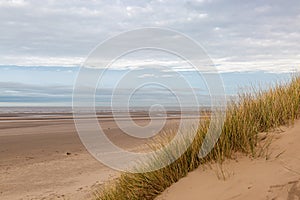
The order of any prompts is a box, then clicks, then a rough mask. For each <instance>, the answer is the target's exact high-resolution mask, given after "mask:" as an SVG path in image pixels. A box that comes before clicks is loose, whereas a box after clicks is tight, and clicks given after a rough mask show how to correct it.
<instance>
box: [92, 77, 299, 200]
mask: <svg viewBox="0 0 300 200" xmlns="http://www.w3.org/2000/svg"><path fill="white" fill-rule="evenodd" d="M299 106H300V78H299V77H294V78H293V79H292V81H291V82H289V83H285V84H277V85H276V86H275V87H272V88H271V89H269V90H268V91H257V92H255V93H248V94H241V95H239V100H238V101H235V102H231V103H229V105H228V107H227V110H226V119H225V122H224V126H223V129H222V134H221V136H220V138H219V140H218V142H217V143H216V145H215V146H214V148H213V149H212V151H211V152H210V153H209V154H208V155H207V156H206V157H205V158H199V157H198V153H199V149H200V147H201V144H202V141H203V139H204V137H205V134H206V133H207V130H208V128H209V124H210V121H209V120H204V121H201V123H200V126H199V128H198V130H197V135H196V137H195V138H194V140H193V141H192V144H191V145H190V146H189V147H188V149H187V151H186V152H185V153H184V154H183V155H182V156H181V157H180V158H179V159H177V160H176V161H175V162H173V163H172V164H170V165H169V166H166V167H164V168H162V169H159V170H157V171H153V172H147V173H136V174H133V173H122V174H121V175H120V177H119V178H117V179H116V180H114V181H113V182H112V183H110V184H107V185H106V186H104V187H103V188H101V189H100V190H99V191H98V193H97V195H96V196H95V199H96V200H127V199H130V200H140V199H146V200H148V199H149V200H150V199H154V198H155V197H156V196H157V195H159V194H160V193H162V192H163V191H164V190H165V189H166V188H167V187H169V186H170V185H171V184H173V183H175V182H177V181H178V180H179V179H181V178H182V177H185V176H186V175H187V174H188V173H189V172H190V171H193V170H194V169H195V168H197V167H198V166H199V165H200V164H203V163H207V162H209V161H219V162H222V161H223V160H224V159H225V158H231V157H232V155H233V154H234V153H236V152H242V153H245V154H251V155H253V156H255V155H256V154H257V152H256V148H257V145H258V142H259V133H261V132H268V131H273V130H274V129H275V128H277V127H279V126H282V125H291V124H293V123H294V120H295V119H297V118H298V117H299V109H300V107H299ZM186 139H187V138H182V141H181V142H180V143H178V144H176V145H175V146H173V147H171V148H169V149H167V150H165V152H164V155H161V156H165V157H167V158H172V156H174V151H176V149H178V148H181V146H182V145H184V144H185V142H186ZM162 140H163V139H162ZM162 144H163V142H162ZM158 162H161V157H153V158H152V159H150V160H149V162H147V163H144V165H143V167H146V168H147V167H150V166H151V165H155V163H158Z"/></svg>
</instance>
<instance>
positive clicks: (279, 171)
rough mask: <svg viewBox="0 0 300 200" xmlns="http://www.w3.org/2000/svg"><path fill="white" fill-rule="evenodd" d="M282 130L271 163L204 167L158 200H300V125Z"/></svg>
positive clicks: (246, 160) (249, 161) (245, 160)
mask: <svg viewBox="0 0 300 200" xmlns="http://www.w3.org/2000/svg"><path fill="white" fill-rule="evenodd" d="M282 129H284V131H281V132H277V133H272V134H271V136H272V138H273V141H272V143H271V145H270V147H269V153H268V156H267V159H266V157H263V158H258V159H251V158H249V157H239V158H238V159H237V160H229V161H226V162H225V163H224V164H223V165H222V167H220V165H212V166H211V167H201V166H200V167H199V168H198V169H196V170H195V171H193V172H191V173H189V174H188V176H187V177H185V178H183V179H181V180H179V181H178V182H177V183H175V184H173V185H172V186H171V187H170V188H168V189H167V190H166V191H165V192H164V193H163V194H161V195H160V196H159V197H157V198H156V199H157V200H176V199H178V200H181V199H188V200H199V199H209V200H215V199H216V200H217V199H218V200H227V199H228V200H229V199H243V200H248V199H249V200H252V199H270V200H271V199H272V200H273V199H274V200H275V199H278V200H279V199H288V200H294V199H300V121H299V120H298V121H296V122H295V125H294V126H293V127H290V128H282ZM205 168H206V169H205ZM221 169H222V170H221ZM220 177H225V179H223V178H220Z"/></svg>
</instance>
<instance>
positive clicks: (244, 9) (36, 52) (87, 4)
mask: <svg viewBox="0 0 300 200" xmlns="http://www.w3.org/2000/svg"><path fill="white" fill-rule="evenodd" d="M3 2H5V1H3ZM16 2H17V4H16V5H12V4H9V3H6V4H0V31H1V35H0V44H1V45H0V55H1V56H0V64H3V63H5V58H6V57H12V56H14V57H16V61H15V62H19V61H20V60H19V61H18V60H17V58H18V57H20V58H24V57H26V56H33V57H43V58H45V59H47V57H54V58H55V57H57V58H61V57H69V58H70V60H72V57H85V56H86V55H87V54H88V53H89V52H90V50H91V49H92V48H94V46H95V45H96V44H98V43H99V42H101V41H103V40H104V39H106V38H108V37H111V36H113V35H115V34H117V33H120V32H122V31H127V30H129V29H133V28H139V27H145V26H147V27H149V26H156V27H163V28H172V29H175V30H177V31H180V32H183V33H185V34H187V35H189V36H191V37H192V38H194V39H195V40H197V41H199V42H200V43H201V44H203V46H204V48H205V49H206V50H207V52H208V54H209V55H210V56H211V57H212V58H215V59H220V58H227V59H229V60H230V61H231V62H235V61H236V62H245V65H241V67H247V65H246V63H247V62H249V61H251V62H252V61H265V60H268V61H272V60H273V61H274V63H276V59H288V60H289V62H290V64H291V65H293V66H298V64H299V61H297V60H298V59H299V54H300V52H299V49H300V47H299V45H298V42H297V41H299V40H300V24H299V21H300V2H299V1H298V0H291V1H281V0H273V1H259V0H255V1H238V0H229V1H225V0H203V1H179V0H175V1H171V0H170V1H167V0H148V1H146V0H145V1H131V0H127V1H126V0H125V1H117V0H116V1H108V0H105V1H80V0H71V1H50V0H49V1H34V0H31V1H25V0H24V1H16ZM7 62H13V61H12V60H11V59H10V60H9V61H7ZM27 62H30V61H27ZM33 63H34V62H33ZM5 64H8V63H5ZM11 64H15V63H11ZM63 64H65V63H63ZM218 64H221V65H222V63H218Z"/></svg>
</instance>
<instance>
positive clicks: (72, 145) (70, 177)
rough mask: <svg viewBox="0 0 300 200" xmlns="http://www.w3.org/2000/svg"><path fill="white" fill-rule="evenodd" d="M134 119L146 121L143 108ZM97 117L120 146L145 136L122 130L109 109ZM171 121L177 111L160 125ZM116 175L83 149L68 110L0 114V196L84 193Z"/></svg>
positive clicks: (174, 121) (140, 142) (137, 143)
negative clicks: (52, 112) (67, 112)
mask: <svg viewBox="0 0 300 200" xmlns="http://www.w3.org/2000/svg"><path fill="white" fill-rule="evenodd" d="M134 119H135V121H136V123H137V124H140V125H146V124H148V123H149V120H148V118H147V115H145V114H144V113H136V114H135V115H134ZM124 120H126V119H124ZM157 120H160V119H159V118H158V119H157ZM154 121H155V120H154ZM99 122H100V124H101V126H102V127H103V129H104V130H105V133H106V134H107V135H108V136H109V138H110V139H111V140H112V141H114V142H116V143H118V145H120V146H121V147H123V148H128V149H131V148H133V147H137V146H140V145H143V144H145V143H146V142H147V140H140V139H135V138H132V137H130V136H128V135H126V134H123V132H122V131H121V130H120V129H118V127H117V126H116V124H115V123H114V121H113V120H112V118H111V116H110V115H109V114H107V115H106V116H102V117H100V118H99ZM177 122H178V117H176V116H173V117H170V119H168V121H167V123H166V125H165V128H166V129H168V127H170V126H172V127H174V126H176V124H177ZM116 175H117V172H116V171H113V170H112V169H110V168H108V167H106V166H104V165H103V164H101V163H100V162H98V161H97V160H95V159H94V158H93V157H92V156H91V155H90V154H89V153H88V152H87V150H86V149H85V147H84V146H83V144H82V143H81V141H80V139H79V137H78V135H77V133H76V129H75V125H74V121H73V119H72V116H71V115H70V114H65V113H59V114H58V113H56V114H55V115H49V114H40V113H36V114H33V113H31V114H28V113H27V114H2V115H0V180H1V181H0V199H88V198H90V197H91V192H92V191H93V190H95V189H96V188H97V186H99V185H100V184H102V183H103V182H105V181H107V180H108V179H112V178H113V177H114V176H116Z"/></svg>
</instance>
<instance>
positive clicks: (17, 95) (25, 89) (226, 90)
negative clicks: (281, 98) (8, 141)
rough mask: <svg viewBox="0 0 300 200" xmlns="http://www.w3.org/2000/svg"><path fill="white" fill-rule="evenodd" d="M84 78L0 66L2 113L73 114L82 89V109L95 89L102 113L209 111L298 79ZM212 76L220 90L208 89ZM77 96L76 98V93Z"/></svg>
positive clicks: (136, 74) (104, 73)
mask: <svg viewBox="0 0 300 200" xmlns="http://www.w3.org/2000/svg"><path fill="white" fill-rule="evenodd" d="M81 73H82V69H81V68H80V67H79V66H72V67H64V66H13V65H9V66H0V113H10V112H33V111H34V112H45V110H51V111H52V112H71V111H72V105H73V104H74V87H75V86H76V87H80V89H81V90H82V98H75V100H76V101H78V99H79V100H80V99H82V101H83V103H82V105H85V100H86V98H90V97H89V96H90V94H89V93H88V94H87V92H86V91H84V88H87V91H90V89H88V88H90V87H92V88H93V87H94V88H95V91H94V96H93V98H94V99H93V100H94V102H95V106H96V107H97V108H99V110H101V109H102V110H113V109H115V110H118V109H120V110H122V109H124V108H126V109H127V108H130V109H137V108H139V109H143V108H149V107H151V106H153V105H155V106H158V107H161V106H162V107H165V108H167V109H175V108H178V107H180V106H183V107H191V108H192V107H193V106H194V105H195V101H194V99H196V100H197V105H199V106H201V107H209V106H210V105H211V101H212V98H217V95H225V96H226V99H227V100H234V99H237V97H238V95H239V94H242V93H252V92H255V91H257V90H267V89H269V88H270V87H274V86H276V85H278V84H285V83H288V82H289V81H290V80H291V78H292V77H293V76H294V74H293V73H288V72H284V73H283V72H278V73H276V72H274V71H272V72H268V71H262V70H255V71H251V70H249V71H245V70H244V71H229V72H226V71H225V72H224V71H223V72H219V73H217V74H216V73H215V74H213V75H211V74H210V72H199V71H184V70H181V71H173V72H171V71H166V70H161V69H158V68H151V69H149V68H140V69H131V68H124V69H108V70H104V69H100V70H99V69H97V70H95V69H91V70H90V73H91V74H93V75H95V73H98V74H99V78H98V81H97V85H96V86H92V85H89V77H88V76H87V79H86V81H81V82H78V77H79V76H80V74H81ZM208 76H209V77H213V78H215V79H217V80H216V81H215V82H216V84H217V83H218V84H219V83H222V85H220V84H219V85H213V86H212V85H210V86H209V85H207V84H208V82H207V81H206V80H207V79H206V78H207V77H208ZM220 81H221V82H220ZM210 84H214V81H210ZM212 88H221V89H222V90H220V91H219V93H220V94H217V95H216V93H214V92H211V89H212ZM75 89H76V88H75ZM211 93H214V95H213V97H212V95H211ZM76 94H77V96H78V92H77V93H76ZM87 96H88V97H87ZM91 98H92V97H91ZM191 99H193V101H192V100H191ZM86 102H90V100H88V101H86Z"/></svg>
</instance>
